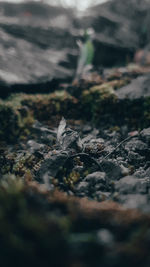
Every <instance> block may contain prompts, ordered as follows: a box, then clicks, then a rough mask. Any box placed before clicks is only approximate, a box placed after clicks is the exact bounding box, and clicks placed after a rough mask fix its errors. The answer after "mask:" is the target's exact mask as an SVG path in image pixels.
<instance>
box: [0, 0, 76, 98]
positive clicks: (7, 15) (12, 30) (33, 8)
mask: <svg viewBox="0 0 150 267" xmlns="http://www.w3.org/2000/svg"><path fill="white" fill-rule="evenodd" d="M0 13H1V16H0V56H1V66H0V91H1V94H2V91H3V92H4V93H5V92H6V88H7V90H9V88H10V87H11V88H12V87H13V89H14V90H17V89H20V88H22V89H21V90H22V91H24V88H27V89H29V88H30V90H31V89H32V91H35V89H38V88H40V90H47V91H49V89H50V87H52V86H50V85H51V84H50V83H51V82H52V81H54V80H55V81H58V80H67V79H69V78H71V77H72V73H73V72H72V70H73V65H74V58H75V55H76V37H75V35H76V32H75V30H74V13H73V10H72V9H65V8H63V7H53V6H50V5H48V4H45V3H41V2H26V3H19V4H17V3H3V2H1V3H0ZM53 86H54V83H53ZM10 90H11V89H10Z"/></svg>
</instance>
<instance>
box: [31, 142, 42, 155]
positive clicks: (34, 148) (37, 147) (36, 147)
mask: <svg viewBox="0 0 150 267" xmlns="http://www.w3.org/2000/svg"><path fill="white" fill-rule="evenodd" d="M27 145H28V147H29V151H30V153H31V154H32V153H35V152H36V151H38V152H40V151H41V150H44V148H45V145H44V144H39V143H37V142H35V141H34V140H29V141H28V142H27Z"/></svg>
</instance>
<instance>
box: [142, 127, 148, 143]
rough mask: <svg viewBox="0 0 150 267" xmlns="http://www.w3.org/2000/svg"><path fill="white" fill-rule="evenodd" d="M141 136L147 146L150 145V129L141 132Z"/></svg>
mask: <svg viewBox="0 0 150 267" xmlns="http://www.w3.org/2000/svg"><path fill="white" fill-rule="evenodd" d="M140 136H141V138H142V140H144V141H145V142H146V143H147V144H150V127H149V128H146V129H144V130H142V131H141V132H140Z"/></svg>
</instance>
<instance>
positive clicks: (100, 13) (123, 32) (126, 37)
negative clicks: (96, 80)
mask: <svg viewBox="0 0 150 267" xmlns="http://www.w3.org/2000/svg"><path fill="white" fill-rule="evenodd" d="M149 17H150V3H149V1H146V0H142V1H139V0H127V1H120V0H112V1H108V2H106V3H103V4H99V5H96V6H95V7H91V8H89V10H88V11H87V14H86V16H85V18H84V20H83V25H84V26H85V27H87V26H90V27H91V26H92V27H93V28H94V29H95V32H96V34H95V44H96V49H97V50H98V51H99V55H98V56H97V55H96V57H95V60H94V62H95V64H97V65H100V64H101V65H103V64H104V65H108V66H111V65H113V64H116V63H118V64H120V63H121V62H123V61H124V62H127V60H129V58H132V57H133V54H134V52H135V51H136V49H137V48H139V47H145V46H147V45H148V44H149V41H150V39H149V36H150V32H149V26H148V25H149ZM106 55H107V57H106Z"/></svg>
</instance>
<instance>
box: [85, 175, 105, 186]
mask: <svg viewBox="0 0 150 267" xmlns="http://www.w3.org/2000/svg"><path fill="white" fill-rule="evenodd" d="M84 180H85V181H86V182H88V183H90V185H91V186H94V185H96V184H106V174H105V173H104V172H93V173H91V174H88V175H87V176H86V177H85V179H84Z"/></svg>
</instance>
